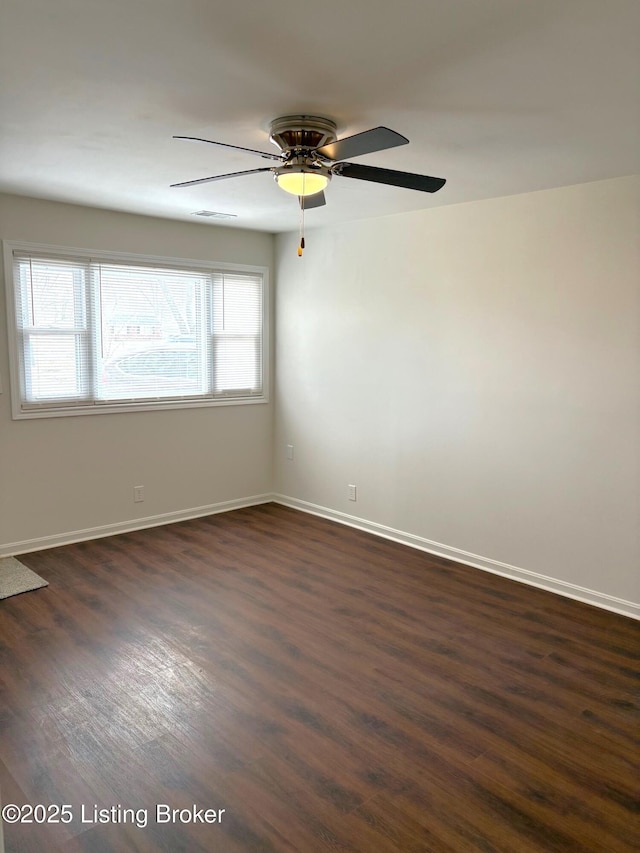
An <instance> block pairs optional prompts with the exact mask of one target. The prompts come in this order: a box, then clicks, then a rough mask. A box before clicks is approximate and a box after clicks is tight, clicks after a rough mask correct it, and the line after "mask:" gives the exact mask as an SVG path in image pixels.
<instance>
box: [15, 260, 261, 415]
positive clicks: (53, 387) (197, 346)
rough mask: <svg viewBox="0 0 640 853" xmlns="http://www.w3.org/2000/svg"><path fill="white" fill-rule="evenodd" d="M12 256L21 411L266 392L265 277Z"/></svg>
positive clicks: (229, 398)
mask: <svg viewBox="0 0 640 853" xmlns="http://www.w3.org/2000/svg"><path fill="white" fill-rule="evenodd" d="M13 257H14V290H15V294H14V296H15V308H16V311H15V315H16V340H17V349H18V363H19V374H20V404H21V409H22V410H23V411H28V410H33V409H64V408H69V409H71V408H75V407H82V408H85V409H86V408H87V407H94V408H95V409H96V410H98V409H99V407H105V406H113V405H124V406H126V405H131V404H134V403H147V404H151V403H153V402H156V403H167V402H177V403H179V402H183V403H185V404H188V403H189V402H190V401H191V402H198V401H207V400H212V401H213V400H216V399H224V400H226V401H232V400H233V399H239V400H242V399H247V398H252V397H260V396H261V395H262V394H263V372H264V365H263V360H264V359H263V344H264V340H263V325H264V311H263V306H264V280H263V276H262V275H261V274H258V273H252V272H242V271H235V270H231V271H229V270H219V269H215V268H202V269H199V268H195V269H192V268H188V267H183V266H178V265H176V266H174V265H173V264H166V265H165V264H156V263H150V262H145V261H140V262H132V261H130V260H128V261H126V262H125V261H120V260H118V259H104V258H92V257H86V258H84V257H68V256H64V255H60V256H56V255H54V254H41V253H36V252H24V251H14V253H13Z"/></svg>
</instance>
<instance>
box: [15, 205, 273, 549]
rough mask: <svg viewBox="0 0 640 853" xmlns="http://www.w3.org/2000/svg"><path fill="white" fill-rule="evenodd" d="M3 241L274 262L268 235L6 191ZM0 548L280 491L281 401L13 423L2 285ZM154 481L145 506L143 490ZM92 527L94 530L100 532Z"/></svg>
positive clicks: (20, 546)
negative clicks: (276, 441)
mask: <svg viewBox="0 0 640 853" xmlns="http://www.w3.org/2000/svg"><path fill="white" fill-rule="evenodd" d="M0 237H1V238H2V239H9V240H25V241H32V242H37V243H47V244H51V245H61V246H70V247H75V248H89V249H103V250H111V251H114V252H135V253H140V254H149V255H161V256H165V257H178V258H179V257H182V258H194V259H203V260H208V261H224V262H229V263H238V264H243V263H246V264H251V265H259V266H268V267H272V261H273V238H272V237H271V235H269V234H262V233H258V232H250V231H241V230H238V229H232V228H222V227H219V226H218V227H216V226H212V225H204V224H195V223H194V224H191V223H181V222H172V221H169V220H162V219H153V218H150V217H143V216H132V215H129V214H124V213H115V212H111V211H106V210H96V209H91V208H84V207H75V206H73V205H66V204H57V203H54V202H46V201H40V200H36V199H28V198H22V197H18V196H8V195H5V196H0ZM0 382H1V384H2V387H3V390H4V393H3V394H1V395H0V553H12V552H16V551H23V552H24V551H26V550H30V548H32V547H39V546H40V545H42V544H47V543H48V542H49V538H50V537H60V538H62V539H64V538H66V537H68V536H73V535H74V534H75V533H77V532H82V531H87V530H90V531H92V532H93V534H94V535H97V534H99V533H100V532H101V530H104V529H107V530H108V529H109V526H110V525H116V526H122V525H123V524H127V523H129V524H132V525H135V524H136V523H137V520H138V519H141V518H149V517H158V516H160V517H162V516H163V515H164V514H167V513H169V514H173V513H180V512H182V513H185V514H188V513H189V511H190V510H197V509H198V508H202V507H210V506H213V505H216V504H219V503H223V502H226V501H239V500H242V499H245V498H250V497H252V496H255V495H263V494H265V493H269V492H270V490H271V476H272V423H273V404H272V403H269V404H263V405H244V406H224V407H215V408H201V409H191V410H174V411H156V412H141V413H127V414H108V415H107V414H103V415H87V416H79V417H68V418H44V419H36V420H23V421H13V420H11V407H10V395H9V373H8V348H7V333H6V302H5V298H4V292H3V291H2V292H0ZM140 484H142V485H144V487H145V501H144V503H140V504H134V503H133V486H134V485H140ZM94 528H96V529H95V530H94Z"/></svg>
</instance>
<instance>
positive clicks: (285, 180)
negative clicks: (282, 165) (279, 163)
mask: <svg viewBox="0 0 640 853" xmlns="http://www.w3.org/2000/svg"><path fill="white" fill-rule="evenodd" d="M276 181H277V183H278V186H279V187H280V189H282V190H284V191H285V192H286V193H291V195H297V196H309V195H315V194H316V193H319V192H322V190H324V189H326V187H327V185H328V183H329V177H328V175H324V174H322V172H315V171H314V172H310V171H307V170H306V169H287V170H286V171H280V172H276Z"/></svg>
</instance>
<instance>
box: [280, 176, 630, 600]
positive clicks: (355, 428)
mask: <svg viewBox="0 0 640 853" xmlns="http://www.w3.org/2000/svg"><path fill="white" fill-rule="evenodd" d="M639 185H640V182H639V181H638V179H637V178H623V179H617V180H611V181H603V182H598V183H593V184H587V185H581V186H573V187H567V188H561V189H555V190H550V191H545V192H538V193H531V194H526V195H521V196H512V197H508V198H499V199H494V200H490V201H481V202H477V203H471V204H463V205H456V206H451V207H444V208H442V207H441V208H438V209H434V210H431V211H422V212H418V213H410V214H406V215H400V216H393V217H387V218H384V219H377V220H368V221H363V222H357V223H352V224H349V225H346V226H345V225H341V226H340V227H335V228H326V229H319V230H309V231H308V232H307V240H306V243H307V249H306V251H305V254H304V258H303V259H299V258H298V257H297V255H296V244H297V237H296V236H295V235H283V236H281V237H279V238H278V241H277V251H276V264H277V269H278V294H277V310H276V318H277V326H276V328H277V331H276V336H277V350H276V363H277V375H278V397H277V405H276V445H275V447H276V453H275V464H276V475H275V476H276V490H277V491H278V492H279V493H281V494H282V495H285V496H288V497H289V498H293V499H294V503H297V504H298V505H303V504H302V503H300V502H302V501H304V502H307V503H308V504H309V505H311V506H310V508H311V509H314V508H316V509H317V508H324V509H325V510H328V512H329V514H331V513H333V514H335V515H336V517H341V518H344V515H342V514H347V515H348V516H356V517H359V518H360V519H364V520H366V521H367V522H371V523H373V524H374V525H383V526H386V527H388V528H392V529H394V530H396V531H400V532H403V533H407V534H412V535H413V536H414V537H418V539H416V540H415V541H422V539H426V540H430V542H432V543H433V542H435V543H442V544H443V545H444V546H449V547H450V548H455V549H461V550H462V551H464V552H467V553H466V555H463V556H464V557H465V559H470V555H475V556H474V557H473V559H472V562H473V561H475V562H477V563H478V564H479V565H485V566H488V567H490V568H491V567H494V568H498V569H499V570H501V571H507V573H509V572H511V574H513V575H514V576H518V572H517V569H521V570H523V573H520V576H526V577H528V578H529V580H533V581H536V582H541V583H544V584H545V585H546V586H548V587H550V588H558V589H562V590H563V591H564V592H568V593H569V594H576V595H578V596H579V597H582V598H587V599H590V600H597V601H598V602H599V603H604V604H607V596H612V597H613V598H614V599H622V600H625V601H631V602H640V547H639V545H640V542H639V539H640V537H639V519H640V462H639V447H640V325H639V324H640V265H639V259H638V225H639V217H638V209H639ZM383 191H384V190H383V189H381V192H383ZM310 219H311V216H309V217H308V220H310ZM287 443H291V444H293V445H294V448H295V458H294V460H293V461H292V462H291V461H288V460H287V459H286V458H285V445H286V444H287ZM348 483H355V484H356V485H357V487H358V500H357V502H356V503H355V504H354V503H352V502H349V501H348V500H347V484H348ZM427 544H428V543H427ZM476 558H477V559H476ZM493 561H498V562H499V563H505V564H509V566H512V567H515V568H514V569H513V570H511V569H509V568H508V567H504V566H499V565H496V563H495V562H493ZM526 573H533V574H531V575H526ZM539 576H544V577H542V578H541V577H539ZM549 578H550V579H555V580H556V581H557V583H554V582H552V581H550V580H548V579H549ZM575 587H577V588H578V589H575ZM587 591H595V592H596V593H597V594H596V595H590V594H587ZM609 604H612V605H614V606H620V602H616V601H611V602H609ZM622 609H623V610H624V609H626V610H627V611H628V610H629V608H625V607H624V606H623V607H622Z"/></svg>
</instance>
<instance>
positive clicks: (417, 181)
mask: <svg viewBox="0 0 640 853" xmlns="http://www.w3.org/2000/svg"><path fill="white" fill-rule="evenodd" d="M332 171H333V173H334V174H335V175H342V177H343V178H355V179H356V180H358V181H373V182H374V183H376V184H389V185H390V186H392V187H404V188H405V189H408V190H420V192H423V193H435V192H437V191H438V190H439V189H441V188H442V187H443V186H444V185H445V183H446V180H445V179H444V178H431V177H429V175H414V174H413V173H412V172H397V171H396V170H395V169H379V168H377V167H376V166H360V165H359V164H358V163H338V164H337V165H336V166H334V167H333V169H332Z"/></svg>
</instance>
